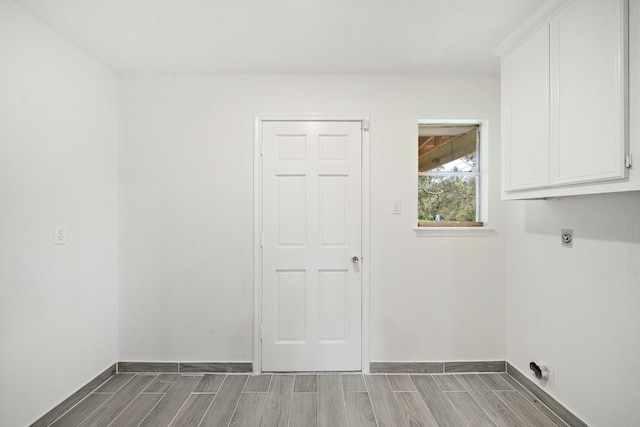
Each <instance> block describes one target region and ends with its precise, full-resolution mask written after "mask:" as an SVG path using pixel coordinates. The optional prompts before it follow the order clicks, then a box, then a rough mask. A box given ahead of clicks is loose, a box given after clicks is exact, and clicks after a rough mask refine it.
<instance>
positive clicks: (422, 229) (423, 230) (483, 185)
mask: <svg viewBox="0 0 640 427" xmlns="http://www.w3.org/2000/svg"><path fill="white" fill-rule="evenodd" d="M417 124H418V126H419V125H444V126H446V125H456V126H465V125H466V126H477V127H478V131H477V132H478V136H477V141H476V153H477V156H478V170H477V171H476V172H439V173H438V172H431V173H428V174H429V175H431V176H434V175H435V176H437V175H440V174H442V175H440V176H445V175H446V174H448V175H452V174H456V175H464V176H470V174H475V175H476V219H477V221H478V223H481V225H479V224H477V223H473V224H469V225H465V224H464V223H460V224H455V223H449V224H447V223H445V224H443V225H429V226H418V219H417V211H416V218H415V222H414V224H415V226H414V230H415V232H416V235H417V236H419V237H422V236H487V235H493V234H495V230H494V229H493V228H491V227H490V226H489V222H488V219H489V217H488V213H489V206H488V201H489V191H488V181H489V180H488V165H489V161H488V143H489V121H488V120H486V119H419V120H418V123H417ZM418 126H417V127H416V133H417V131H418ZM415 140H417V136H416V139H415ZM415 156H416V162H415V164H416V168H415V169H416V170H417V169H418V167H417V164H418V152H417V150H416V151H415ZM421 174H427V172H419V171H418V172H417V174H416V178H418V177H419V176H420V175H421ZM414 182H415V185H416V187H415V190H416V191H415V193H414V194H416V199H417V194H418V179H416V180H415V181H414ZM416 202H417V200H416ZM416 207H417V206H416Z"/></svg>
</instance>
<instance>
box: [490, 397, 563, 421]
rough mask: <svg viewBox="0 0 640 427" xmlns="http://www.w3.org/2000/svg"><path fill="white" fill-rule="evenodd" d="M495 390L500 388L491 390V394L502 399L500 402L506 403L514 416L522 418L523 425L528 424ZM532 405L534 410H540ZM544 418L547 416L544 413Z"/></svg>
mask: <svg viewBox="0 0 640 427" xmlns="http://www.w3.org/2000/svg"><path fill="white" fill-rule="evenodd" d="M496 391H501V390H492V393H493V395H494V396H496V397H497V398H498V399H500V401H502V402H503V403H504V404H505V405H506V407H507V408H509V409H511V412H513V413H514V414H515V415H516V417H518V418H520V420H522V423H523V424H524V425H526V426H528V425H529V423H527V422H526V421H525V420H524V419H523V418H522V417H521V416H520V415H518V412H516V411H515V410H514V409H513V408H512V407H511V405H509V403H508V402H507V401H506V400H504V399H503V398H502V397H501V396H500V395H499V394H498V393H496ZM531 406H533V405H531ZM533 407H534V408H535V410H536V411H540V410H539V409H538V408H536V407H535V406H533ZM540 413H542V412H541V411H540ZM542 415H544V413H542ZM545 418H547V417H546V415H545ZM552 424H555V423H552Z"/></svg>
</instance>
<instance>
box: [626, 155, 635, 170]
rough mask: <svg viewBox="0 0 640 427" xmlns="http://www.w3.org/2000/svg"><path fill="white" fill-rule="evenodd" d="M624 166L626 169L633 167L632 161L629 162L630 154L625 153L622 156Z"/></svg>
mask: <svg viewBox="0 0 640 427" xmlns="http://www.w3.org/2000/svg"><path fill="white" fill-rule="evenodd" d="M624 167H625V168H627V169H631V168H632V167H633V163H632V162H631V154H627V155H626V156H625V158H624Z"/></svg>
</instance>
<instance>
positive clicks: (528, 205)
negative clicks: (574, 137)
mask: <svg viewBox="0 0 640 427" xmlns="http://www.w3.org/2000/svg"><path fill="white" fill-rule="evenodd" d="M508 206H509V207H508V218H509V220H508V223H509V226H508V251H507V283H508V302H507V307H508V360H509V361H510V362H511V363H512V364H514V365H515V366H516V367H517V368H518V369H519V370H520V371H522V372H524V373H526V374H528V373H529V372H530V371H529V368H528V364H529V362H530V361H531V360H540V361H542V362H544V363H546V364H548V365H549V366H552V367H553V368H554V369H553V372H554V376H555V378H554V382H553V387H549V386H546V387H545V390H546V391H547V392H549V393H550V394H552V395H553V396H555V397H556V398H557V399H558V400H559V401H560V402H562V403H563V404H564V405H565V406H566V407H567V408H569V409H570V410H572V411H573V412H574V413H575V414H576V415H577V416H579V417H580V418H581V419H583V420H584V421H585V422H587V423H588V424H589V425H593V426H611V427H614V426H629V425H631V424H630V423H632V420H634V421H633V422H635V420H637V417H638V408H637V402H638V401H639V400H640V390H639V389H638V384H639V383H640V371H638V369H636V364H637V363H638V360H640V193H638V192H633V193H627V194H609V195H597V196H583V197H574V198H563V199H558V200H548V201H529V202H509V204H508ZM561 228H573V230H574V241H573V248H571V249H568V248H563V247H561V246H560V229H561Z"/></svg>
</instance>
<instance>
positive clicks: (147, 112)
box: [119, 75, 506, 361]
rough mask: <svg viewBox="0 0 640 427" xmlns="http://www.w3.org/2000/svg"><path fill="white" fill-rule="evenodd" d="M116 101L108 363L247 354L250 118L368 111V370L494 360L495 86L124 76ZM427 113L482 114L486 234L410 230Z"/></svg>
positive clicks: (501, 348) (498, 246) (499, 267)
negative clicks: (112, 323) (114, 271)
mask: <svg viewBox="0 0 640 427" xmlns="http://www.w3.org/2000/svg"><path fill="white" fill-rule="evenodd" d="M123 94H124V105H125V107H124V108H125V111H124V116H125V117H126V124H125V137H124V139H123V144H122V146H121V149H120V184H121V185H120V217H119V218H120V270H119V271H120V330H119V331H120V332H119V360H131V361H136V360H138V361H251V359H252V334H253V331H252V328H253V323H252V322H253V306H252V304H253V299H252V292H253V284H252V274H253V273H252V265H253V255H252V245H253V230H252V227H253V115H254V113H257V112H261V113H281V112H294V113H295V112H300V113H308V112H316V113H344V112H365V113H370V115H371V120H372V122H371V190H372V194H371V250H372V251H371V252H372V253H371V259H370V262H371V359H372V361H441V360H491V359H498V360H503V359H504V358H505V346H506V344H505V336H506V330H505V312H506V307H505V303H506V294H505V267H504V257H505V245H506V243H505V240H504V237H503V234H504V233H503V232H504V226H503V224H504V212H503V205H502V204H501V203H500V202H499V200H498V199H499V182H500V177H499V172H498V169H497V167H498V165H499V157H498V156H499V154H498V152H499V128H500V126H499V79H498V78H497V77H495V76H486V77H485V76H361V75H352V76H330V75H325V76H241V75H238V76H129V77H125V78H124V79H123ZM434 118H441V119H451V118H471V119H488V120H489V122H490V136H491V141H490V153H489V157H490V159H489V160H490V164H491V166H492V167H493V169H491V182H490V187H491V195H490V206H489V208H490V209H491V213H490V215H491V216H490V225H492V226H494V227H496V228H497V230H498V235H496V236H491V237H471V238H464V237H457V238H434V237H429V238H418V237H416V235H415V232H414V231H413V227H414V224H415V217H416V211H417V202H416V200H415V198H416V187H417V185H416V165H417V154H416V148H417V146H416V141H417V121H418V119H434ZM393 199H401V200H402V202H403V208H404V212H403V214H402V215H392V214H391V209H392V200H393Z"/></svg>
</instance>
